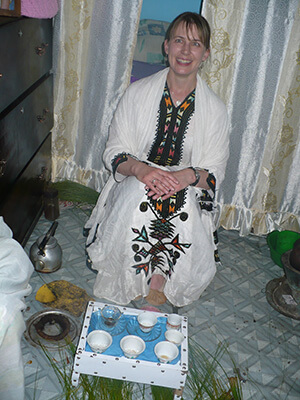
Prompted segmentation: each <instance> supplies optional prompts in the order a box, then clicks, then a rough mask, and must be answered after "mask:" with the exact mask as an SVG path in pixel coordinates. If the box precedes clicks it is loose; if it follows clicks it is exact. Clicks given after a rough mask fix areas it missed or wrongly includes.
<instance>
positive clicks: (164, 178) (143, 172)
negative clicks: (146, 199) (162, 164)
mask: <svg viewBox="0 0 300 400" xmlns="http://www.w3.org/2000/svg"><path fill="white" fill-rule="evenodd" d="M136 178H137V179H138V180H139V181H141V182H143V183H144V184H145V189H146V190H149V192H148V196H150V197H152V198H153V200H157V199H158V198H160V197H161V198H162V200H166V199H168V198H170V197H171V196H173V195H174V194H175V193H177V192H179V191H180V190H182V189H184V188H186V187H187V186H189V185H190V183H191V182H193V179H194V178H193V171H191V170H189V169H182V170H178V171H165V170H163V169H160V168H156V167H152V166H149V165H146V164H144V165H143V166H140V168H138V172H137V175H136Z"/></svg>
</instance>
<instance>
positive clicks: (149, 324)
mask: <svg viewBox="0 0 300 400" xmlns="http://www.w3.org/2000/svg"><path fill="white" fill-rule="evenodd" d="M137 320H138V323H139V327H140V330H141V331H142V332H144V333H149V332H151V330H152V329H153V328H154V326H155V325H156V323H157V317H156V316H155V315H154V314H153V313H152V312H150V311H144V312H142V313H140V314H139V315H138V317H137Z"/></svg>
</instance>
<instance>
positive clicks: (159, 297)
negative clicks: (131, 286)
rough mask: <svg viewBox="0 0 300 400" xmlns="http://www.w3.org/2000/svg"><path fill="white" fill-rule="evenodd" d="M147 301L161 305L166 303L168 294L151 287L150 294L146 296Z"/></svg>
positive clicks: (154, 304)
mask: <svg viewBox="0 0 300 400" xmlns="http://www.w3.org/2000/svg"><path fill="white" fill-rule="evenodd" d="M145 299H146V301H147V302H148V303H150V304H152V305H153V306H159V305H161V304H165V302H166V301H167V298H166V296H165V295H164V293H163V292H159V291H158V290H155V289H150V290H149V294H148V296H146V297H145Z"/></svg>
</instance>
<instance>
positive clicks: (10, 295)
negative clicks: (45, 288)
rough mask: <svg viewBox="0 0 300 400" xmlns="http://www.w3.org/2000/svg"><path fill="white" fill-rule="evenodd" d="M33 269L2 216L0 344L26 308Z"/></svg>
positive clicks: (0, 243) (0, 227)
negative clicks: (16, 318) (19, 314)
mask: <svg viewBox="0 0 300 400" xmlns="http://www.w3.org/2000/svg"><path fill="white" fill-rule="evenodd" d="M33 271H34V268H33V265H32V263H31V261H30V259H29V257H28V256H27V254H26V253H25V251H24V249H23V247H22V246H21V245H20V244H19V243H18V242H17V241H16V240H14V239H13V237H12V232H11V230H10V228H9V227H8V226H7V225H6V224H5V222H4V220H3V218H2V217H0V318H1V320H0V322H1V323H0V345H1V343H2V340H3V338H4V335H5V334H6V331H7V329H8V328H9V326H10V325H11V324H12V323H13V321H14V318H15V316H16V314H17V313H18V311H21V310H23V309H24V308H25V302H24V297H25V296H28V295H29V294H30V293H31V290H32V289H31V286H30V285H29V279H30V277H31V274H32V273H33Z"/></svg>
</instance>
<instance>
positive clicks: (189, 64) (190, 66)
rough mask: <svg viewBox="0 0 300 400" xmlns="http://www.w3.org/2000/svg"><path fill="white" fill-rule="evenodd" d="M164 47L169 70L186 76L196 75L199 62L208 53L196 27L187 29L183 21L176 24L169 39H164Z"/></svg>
mask: <svg viewBox="0 0 300 400" xmlns="http://www.w3.org/2000/svg"><path fill="white" fill-rule="evenodd" d="M164 48H165V52H166V54H168V60H169V64H170V69H171V71H172V72H174V73H175V74H176V75H180V76H186V77H191V76H192V77H194V76H196V74H197V72H198V70H199V67H200V64H201V63H202V62H203V61H205V60H206V59H207V57H208V55H209V49H206V48H205V46H204V44H203V43H202V42H201V40H200V37H199V33H198V30H197V27H196V26H195V25H192V26H191V27H190V28H189V29H188V30H187V29H186V26H185V24H184V23H183V22H181V23H180V24H179V25H178V26H177V28H176V29H175V31H174V32H173V34H172V36H171V38H170V40H169V41H167V40H165V43H164Z"/></svg>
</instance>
